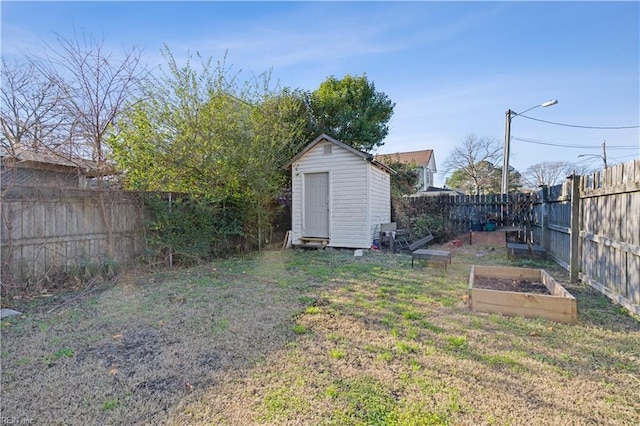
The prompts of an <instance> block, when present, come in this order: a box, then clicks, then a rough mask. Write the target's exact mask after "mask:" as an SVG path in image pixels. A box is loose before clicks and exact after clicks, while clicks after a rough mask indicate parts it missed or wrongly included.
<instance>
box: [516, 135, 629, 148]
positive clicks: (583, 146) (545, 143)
mask: <svg viewBox="0 0 640 426" xmlns="http://www.w3.org/2000/svg"><path fill="white" fill-rule="evenodd" d="M511 139H513V140H516V141H520V142H526V143H532V144H536V145H548V146H558V147H561V148H578V149H602V146H601V145H600V146H593V145H575V144H561V143H557V142H545V141H539V140H536V139H526V138H517V137H515V136H512V137H511ZM639 148H640V147H638V146H629V145H607V149H639Z"/></svg>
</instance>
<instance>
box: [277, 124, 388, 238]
mask: <svg viewBox="0 0 640 426" xmlns="http://www.w3.org/2000/svg"><path fill="white" fill-rule="evenodd" d="M283 167H284V168H285V169H290V170H291V180H292V188H291V189H292V191H291V222H292V223H291V242H292V244H293V245H313V244H317V245H325V246H328V247H343V248H369V247H371V245H372V243H373V240H374V239H377V238H378V233H379V230H380V224H381V223H389V222H390V221H391V192H390V177H391V173H394V171H393V170H392V169H390V168H389V167H388V166H386V165H384V164H382V163H380V162H378V161H376V160H374V158H373V155H371V154H368V153H366V152H362V151H359V150H357V149H355V148H352V147H351V146H349V145H346V144H344V143H343V142H340V141H338V140H336V139H333V138H332V137H330V136H327V135H324V134H323V135H320V136H319V137H317V138H316V139H315V140H314V141H313V142H311V143H310V144H309V145H307V146H306V147H305V148H304V149H303V150H302V151H300V153H298V155H296V156H295V157H293V158H292V159H291V160H289V162H288V163H287V164H285V165H284V166H283Z"/></svg>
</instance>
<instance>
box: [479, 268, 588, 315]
mask: <svg viewBox="0 0 640 426" xmlns="http://www.w3.org/2000/svg"><path fill="white" fill-rule="evenodd" d="M545 289H546V291H545ZM544 293H546V294H544ZM469 307H470V308H471V310H472V311H477V312H486V313H500V314H503V315H511V316H524V317H528V318H545V319H548V320H551V321H556V322H562V323H568V324H572V323H575V322H576V320H577V312H578V309H577V303H576V299H575V298H574V297H573V296H572V295H571V294H570V293H569V292H568V291H567V290H565V289H564V287H562V286H561V285H560V284H558V283H557V282H556V280H554V279H553V277H552V276H551V275H549V273H548V272H547V271H545V270H544V269H529V268H510V267H498V266H477V265H474V266H472V267H471V276H470V277H469Z"/></svg>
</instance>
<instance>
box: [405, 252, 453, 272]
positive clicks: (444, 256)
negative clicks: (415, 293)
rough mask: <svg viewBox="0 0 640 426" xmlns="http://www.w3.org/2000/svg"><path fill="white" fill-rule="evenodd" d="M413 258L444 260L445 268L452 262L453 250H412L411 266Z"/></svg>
mask: <svg viewBox="0 0 640 426" xmlns="http://www.w3.org/2000/svg"><path fill="white" fill-rule="evenodd" d="M413 259H423V260H433V261H436V262H443V263H444V267H445V269H446V268H447V263H448V264H451V252H450V251H446V250H428V249H421V250H416V251H414V252H411V267H412V268H413Z"/></svg>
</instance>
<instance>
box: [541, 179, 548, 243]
mask: <svg viewBox="0 0 640 426" xmlns="http://www.w3.org/2000/svg"><path fill="white" fill-rule="evenodd" d="M540 195H541V196H540V198H541V199H542V200H541V201H542V204H541V206H540V210H541V212H540V218H541V221H542V235H541V236H540V237H541V241H540V242H541V243H542V247H543V248H544V249H545V250H546V251H547V252H549V231H548V230H547V226H548V225H549V210H548V208H549V206H548V205H547V201H548V200H549V187H548V186H547V185H542V188H541V194H540Z"/></svg>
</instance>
